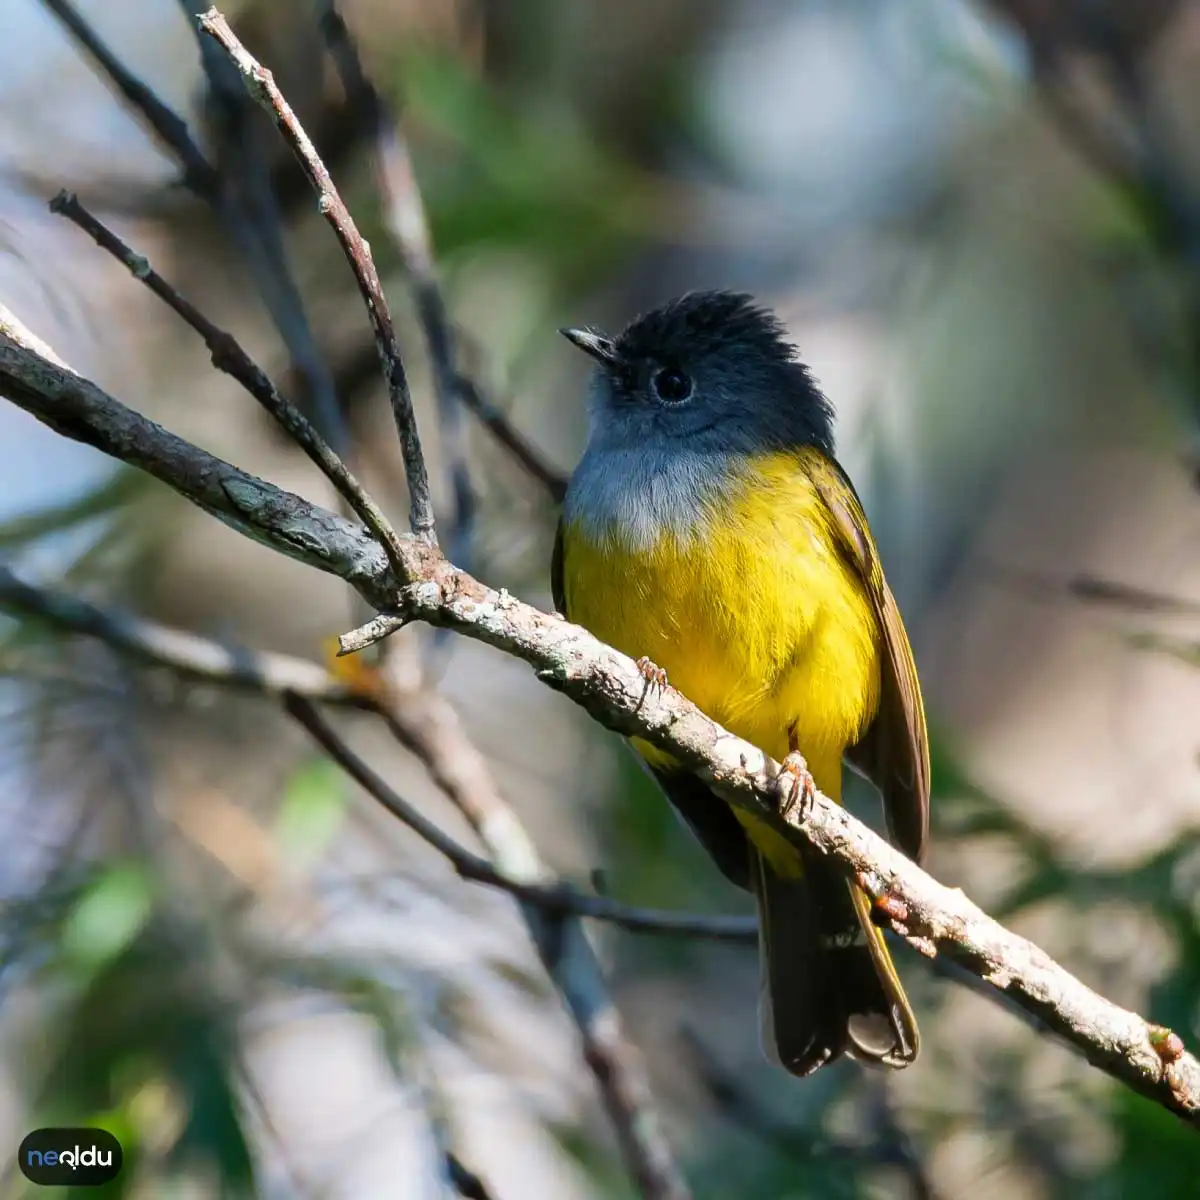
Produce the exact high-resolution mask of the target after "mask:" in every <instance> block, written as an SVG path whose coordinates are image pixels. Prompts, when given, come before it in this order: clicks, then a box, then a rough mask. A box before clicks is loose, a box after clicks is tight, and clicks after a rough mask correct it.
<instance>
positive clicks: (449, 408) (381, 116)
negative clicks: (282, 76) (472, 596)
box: [317, 0, 475, 561]
mask: <svg viewBox="0 0 1200 1200" xmlns="http://www.w3.org/2000/svg"><path fill="white" fill-rule="evenodd" d="M317 25H318V28H319V29H320V32H321V35H322V37H323V38H324V40H325V45H326V47H327V49H328V51H329V54H330V57H331V58H332V59H333V62H334V65H335V66H336V68H337V71H338V74H339V76H340V77H341V81H342V87H343V88H344V90H345V92H346V96H347V98H348V100H349V102H350V103H351V105H352V106H353V108H354V109H355V111H357V112H360V113H362V114H363V115H364V116H365V117H366V119H367V120H368V121H369V122H370V125H371V132H372V140H373V148H374V159H375V175H376V178H377V180H378V182H379V190H380V193H381V195H382V196H383V201H384V205H383V214H384V220H385V222H386V224H387V228H388V231H389V232H390V233H391V235H392V240H393V241H394V242H395V244H396V248H397V250H398V251H399V253H400V258H401V261H402V262H403V263H404V268H405V270H406V271H407V273H408V278H409V282H410V285H411V288H412V292H413V298H414V300H415V302H416V306H417V317H418V319H419V320H420V322H421V329H422V331H423V333H424V335H425V344H426V346H427V347H428V349H429V359H430V363H431V365H432V367H433V380H434V390H435V392H436V395H437V402H438V417H439V422H440V430H439V432H440V435H441V446H442V453H443V455H444V456H445V458H446V460H447V462H448V464H449V472H450V483H451V491H452V493H453V496H454V519H453V521H452V530H453V532H452V534H451V536H450V539H449V541H448V543H447V544H448V546H449V548H450V553H451V554H452V555H454V556H455V558H456V561H461V556H462V555H463V553H464V552H465V551H467V550H468V549H469V547H470V544H471V531H472V528H473V525H474V519H475V493H474V490H473V488H472V486H471V476H470V471H469V470H468V468H467V445H466V437H465V431H464V430H463V427H462V405H463V400H462V391H463V388H464V386H465V380H464V379H463V378H462V375H461V374H460V371H459V368H458V362H457V360H458V350H457V345H456V342H457V339H456V335H455V331H454V326H453V324H452V323H451V321H450V317H449V314H448V313H447V311H446V302H445V300H444V299H443V297H442V289H441V286H440V285H439V283H438V277H437V268H436V267H435V265H434V252H433V237H432V235H431V233H430V231H429V218H428V216H427V215H426V212H425V202H424V200H423V199H422V198H421V190H420V188H419V187H418V186H417V179H416V172H415V171H414V169H413V163H412V156H411V155H410V153H409V149H408V143H407V141H406V140H405V138H404V134H403V131H402V130H401V128H400V125H399V123H398V122H397V120H396V118H395V116H394V115H393V114H392V113H391V111H390V110H389V107H388V105H387V103H386V102H385V101H384V99H383V97H382V96H381V95H380V94H379V91H378V89H377V88H376V87H375V85H374V84H373V83H372V82H371V80H370V79H369V78H368V76H367V73H366V72H365V71H364V70H363V65H362V62H361V60H360V59H359V56H358V48H357V47H356V46H355V44H354V39H353V38H352V37H351V36H350V31H349V29H348V28H347V27H346V22H345V21H344V20H343V19H342V15H341V13H340V12H339V11H338V9H337V5H336V4H335V3H334V0H317Z"/></svg>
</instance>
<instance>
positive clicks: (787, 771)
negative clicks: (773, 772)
mask: <svg viewBox="0 0 1200 1200" xmlns="http://www.w3.org/2000/svg"><path fill="white" fill-rule="evenodd" d="M775 786H776V788H778V790H779V811H780V813H781V814H782V815H783V816H784V817H785V818H789V819H790V818H791V816H792V814H793V813H796V818H797V820H800V821H803V820H805V819H807V817H808V814H809V813H810V812H811V811H812V806H813V800H814V798H815V797H816V794H817V785H816V783H815V782H814V781H813V777H812V773H811V772H810V771H809V769H808V763H807V761H806V760H805V758H804V755H803V754H801V753H800V751H799V750H793V751H791V752H790V753H789V754H788V756H787V758H785V759H784V760H783V762H782V763H780V764H779V774H778V775H777V776H776V777H775Z"/></svg>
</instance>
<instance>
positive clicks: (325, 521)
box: [0, 304, 430, 609]
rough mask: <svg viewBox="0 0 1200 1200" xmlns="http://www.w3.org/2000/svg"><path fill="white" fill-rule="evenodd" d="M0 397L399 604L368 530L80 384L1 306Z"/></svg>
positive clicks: (409, 560)
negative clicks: (233, 463) (275, 485)
mask: <svg viewBox="0 0 1200 1200" xmlns="http://www.w3.org/2000/svg"><path fill="white" fill-rule="evenodd" d="M0 392H3V394H5V395H6V396H7V397H8V399H9V400H11V401H12V402H13V403H14V404H16V405H17V406H18V407H20V408H23V409H24V410H25V411H26V412H28V413H30V414H32V415H33V416H34V417H36V418H37V419H38V420H39V421H41V422H43V423H44V424H45V425H48V426H49V427H50V428H51V429H53V430H55V432H57V433H60V434H62V435H63V436H64V437H68V438H72V439H73V440H75V441H78V442H83V443H84V444H85V445H88V446H93V447H95V448H96V449H97V450H100V451H102V452H103V453H105V454H108V455H110V456H112V457H113V458H116V459H119V460H120V461H122V462H125V463H128V464H129V465H130V466H134V467H138V468H139V469H141V470H143V471H145V472H147V474H149V475H153V476H154V477H155V478H156V479H158V480H160V481H161V482H163V483H166V484H167V485H168V486H169V487H171V488H173V489H174V490H175V491H176V492H178V493H179V494H180V495H181V496H183V497H185V498H186V499H188V500H190V501H191V502H192V503H193V504H195V505H197V506H198V507H200V508H202V509H204V511H205V512H207V513H210V514H211V515H212V516H214V517H216V518H217V519H218V520H220V521H223V522H224V523H225V524H227V525H229V526H231V527H232V528H234V529H237V530H238V531H239V532H241V533H244V534H245V535H246V536H248V537H251V538H253V539H254V540H255V541H260V542H265V543H266V544H267V545H269V546H271V547H272V548H273V549H275V550H277V551H279V552H281V553H284V554H287V555H288V556H289V557H291V558H294V559H296V560H297V561H298V562H303V563H307V564H308V565H309V566H313V567H316V568H317V569H318V570H321V571H326V572H328V573H329V574H332V575H336V576H338V577H339V578H341V579H344V580H345V581H346V582H347V583H349V584H351V585H352V586H353V587H354V588H355V590H356V591H358V592H359V594H360V595H361V596H362V597H363V599H364V600H366V601H367V603H368V604H370V605H371V606H373V607H374V608H377V609H378V608H388V607H389V606H391V605H393V604H394V603H395V600H396V596H397V594H398V590H399V588H400V584H401V581H400V580H398V579H397V578H396V577H395V575H394V573H393V572H392V569H391V564H390V563H389V562H388V558H387V554H386V552H385V551H384V549H383V547H382V546H381V545H380V544H379V542H378V541H377V540H376V539H375V538H374V536H372V534H371V533H370V531H369V530H368V529H366V528H365V527H364V526H363V525H360V524H359V523H358V522H357V521H353V522H351V521H347V520H345V519H344V518H343V517H340V516H338V515H337V514H336V513H331V512H330V511H329V510H328V509H325V508H321V507H320V506H319V505H315V504H310V503H309V502H308V501H307V500H304V499H302V498H301V497H300V496H296V495H294V494H293V493H291V492H286V491H283V490H281V489H280V488H276V487H273V486H272V485H271V484H269V483H266V482H265V481H264V480H262V479H259V478H257V477H256V476H254V475H251V474H249V473H248V472H246V471H241V470H239V469H238V468H237V467H235V466H232V465H231V464H230V463H227V462H225V461H224V460H223V459H220V458H217V457H216V456H215V455H212V454H209V453H207V451H204V450H201V449H200V448H199V447H198V446H193V445H192V444H191V443H190V442H187V441H185V440H184V439H183V438H180V437H177V436H176V435H175V434H173V433H169V432H168V431H167V430H165V429H164V428H163V427H162V426H161V425H159V424H157V423H156V422H154V421H151V420H149V418H147V417H143V416H142V415H141V414H140V413H136V412H134V411H133V410H132V409H130V408H126V407H125V405H123V404H122V403H121V402H120V401H118V400H115V399H114V398H113V397H112V396H109V395H108V394H107V393H106V392H105V391H103V389H101V388H99V387H97V386H96V385H95V384H94V383H92V382H91V381H90V380H87V379H84V378H82V377H81V376H79V375H76V374H75V372H74V371H72V370H71V369H70V368H69V367H68V366H66V364H64V363H63V362H62V360H61V359H59V358H58V357H57V355H55V353H54V351H53V350H52V349H51V348H50V347H48V346H46V344H45V343H44V342H42V341H41V339H39V338H38V337H37V336H36V335H35V334H33V333H31V332H30V331H29V330H28V329H27V328H26V327H25V325H24V324H23V323H22V322H21V321H20V320H18V319H17V318H16V317H15V316H14V315H13V314H12V313H11V312H10V311H9V310H8V309H6V308H5V307H4V306H3V304H0ZM318 531H319V532H318ZM401 548H402V550H403V553H404V560H405V567H406V570H408V569H409V568H412V569H413V570H415V571H418V572H419V567H418V565H417V564H418V561H419V559H420V558H421V557H422V556H423V555H426V554H428V553H430V551H429V547H427V546H425V545H424V544H423V543H419V542H416V541H415V540H413V539H402V540H401Z"/></svg>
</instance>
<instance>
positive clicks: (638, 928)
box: [284, 693, 755, 942]
mask: <svg viewBox="0 0 1200 1200" xmlns="http://www.w3.org/2000/svg"><path fill="white" fill-rule="evenodd" d="M284 704H285V707H286V708H287V711H288V712H289V713H290V714H291V715H292V716H293V717H295V719H296V720H297V721H299V722H300V724H301V725H303V726H304V728H305V729H307V730H308V732H309V733H310V734H311V735H312V737H313V739H314V740H315V741H316V742H317V743H318V745H320V747H321V748H322V749H323V750H324V751H325V753H326V754H328V755H329V757H330V758H331V759H333V761H334V762H336V763H337V764H338V765H339V766H340V767H341V768H342V769H343V770H344V771H345V772H346V774H347V775H349V776H350V777H351V778H352V779H354V780H355V782H356V783H358V784H359V785H360V786H361V787H362V788H363V790H364V791H366V792H367V794H368V795H370V796H371V797H373V798H374V799H375V800H377V801H378V802H379V803H380V804H381V805H383V807H384V808H386V809H387V810H388V812H390V813H391V814H392V816H394V817H395V818H396V819H397V820H398V821H400V822H402V823H403V824H404V825H407V826H408V828H409V829H411V830H412V831H413V832H414V833H415V834H416V835H417V836H418V837H419V838H420V839H421V840H422V841H424V842H427V843H428V844H429V845H430V846H432V847H433V849H435V850H436V851H437V852H438V853H439V854H440V855H441V856H442V857H443V858H444V859H446V861H447V862H449V864H450V865H451V866H452V867H453V868H454V870H455V872H456V873H457V874H459V875H460V876H462V878H463V879H469V880H471V881H472V882H475V883H483V884H486V885H487V886H488V887H494V888H499V889H500V890H501V891H505V892H508V893H509V894H510V895H512V896H515V897H516V898H517V899H518V900H523V901H525V902H526V903H527V904H532V905H534V906H536V907H537V908H539V909H542V910H543V911H545V912H546V913H548V914H550V915H552V916H556V917H564V916H573V917H593V918H595V919H597V920H601V921H607V922H609V923H610V924H613V925H619V926H620V927H621V928H622V929H628V930H631V931H633V932H636V933H661V934H678V935H681V936H683V937H700V938H706V939H709V940H712V941H735V942H745V941H747V940H749V938H750V937H753V936H755V931H754V924H753V922H752V921H749V922H748V921H747V920H745V918H742V917H705V916H694V915H692V914H689V913H669V912H660V911H658V910H655V909H641V908H634V907H631V906H629V905H626V904H620V903H617V902H615V901H612V900H610V899H609V898H608V897H607V896H588V895H585V894H584V893H583V892H578V891H575V890H574V889H573V888H570V887H567V886H565V885H563V884H558V883H550V884H547V883H530V882H528V881H527V880H526V879H523V878H521V877H520V876H519V875H517V874H509V873H505V872H502V871H500V870H497V869H496V867H494V866H493V865H492V864H491V863H490V862H488V860H487V859H485V858H481V857H480V856H479V855H478V854H472V853H471V851H470V850H468V849H467V848H466V847H465V846H463V845H461V844H460V843H459V842H457V841H455V840H454V838H452V837H451V836H450V835H449V834H448V833H446V832H445V831H444V830H442V829H441V828H439V827H438V826H437V825H436V824H435V823H434V822H433V821H431V820H430V819H429V818H428V817H426V816H425V815H424V814H423V813H421V812H419V811H418V810H417V809H416V808H414V807H413V806H412V805H411V804H409V802H408V801H407V800H405V799H404V797H403V796H401V795H400V794H399V793H398V792H396V791H395V790H394V789H393V788H392V787H391V786H390V785H389V784H388V783H387V782H386V781H385V780H384V779H383V778H382V777H381V776H379V775H377V774H376V773H375V771H374V769H373V768H372V767H371V766H370V765H369V764H368V763H366V762H365V761H364V760H363V759H362V758H360V757H359V756H358V755H357V754H356V753H355V752H354V751H353V750H352V749H351V748H350V747H349V746H348V745H347V743H346V741H345V739H344V738H342V737H341V736H340V735H339V734H338V733H337V732H336V731H335V730H334V728H333V726H332V725H330V724H329V722H328V721H326V720H325V718H324V717H323V716H322V715H321V713H320V712H319V711H318V709H317V707H316V705H315V704H314V703H313V702H312V701H311V700H310V699H308V698H307V697H306V696H302V695H300V694H299V693H291V694H288V695H286V696H285V699H284ZM435 779H436V781H437V782H438V783H440V784H442V785H443V786H445V777H444V776H443V777H442V778H438V777H437V776H436V774H435ZM447 790H449V789H447ZM524 857H525V858H526V860H527V861H528V859H529V858H530V857H531V856H530V855H527V854H526V855H524ZM539 868H540V865H539Z"/></svg>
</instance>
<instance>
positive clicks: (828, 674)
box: [563, 451, 879, 796]
mask: <svg viewBox="0 0 1200 1200" xmlns="http://www.w3.org/2000/svg"><path fill="white" fill-rule="evenodd" d="M808 453H810V452H808V451H798V452H795V453H778V454H771V455H769V456H765V457H763V458H760V459H758V460H756V461H755V462H754V463H753V464H747V465H746V467H745V469H744V470H742V471H739V472H738V473H737V474H736V475H735V476H734V477H732V478H731V480H730V482H729V485H728V486H727V487H726V488H725V489H724V490H723V491H722V493H721V495H720V498H719V500H718V501H717V502H715V503H710V504H708V505H707V511H706V515H705V516H704V518H703V519H702V520H700V521H698V522H697V523H695V524H694V525H693V527H692V528H691V529H690V530H688V531H687V532H684V533H680V532H677V531H667V532H664V533H663V534H662V535H661V536H659V537H657V538H656V539H654V540H653V541H652V542H651V543H649V544H646V543H645V542H644V539H642V540H641V541H639V540H638V539H634V538H629V537H625V536H623V534H622V530H621V528H620V526H619V525H617V526H612V527H608V528H605V529H603V530H601V531H596V530H594V529H592V528H589V527H588V525H587V524H586V523H585V522H583V521H581V520H580V519H579V518H578V517H577V516H576V517H575V518H574V519H572V520H569V521H568V522H566V523H565V524H564V528H563V591H564V595H565V600H566V611H567V616H568V617H569V618H570V619H571V620H572V621H575V622H577V623H579V624H581V625H583V626H585V627H586V628H587V629H589V630H591V632H592V633H594V634H595V635H596V636H597V637H599V638H601V639H602V640H603V641H606V642H608V643H609V644H611V645H613V646H615V647H616V648H617V649H619V650H621V651H623V652H624V653H626V654H628V655H631V656H632V657H635V658H637V657H640V656H642V655H646V656H647V657H649V658H650V659H652V660H653V661H654V662H655V663H656V664H657V665H658V666H660V667H662V668H664V669H665V670H666V672H667V674H668V677H669V679H670V682H671V684H672V685H673V686H675V687H677V688H678V689H679V690H680V691H682V692H683V693H684V695H686V696H687V697H688V698H689V699H691V700H692V701H694V702H695V703H696V704H697V705H699V706H700V708H702V709H703V710H704V711H705V712H706V713H708V715H709V716H711V717H712V718H713V719H714V720H715V721H718V722H720V723H721V724H722V725H724V726H725V727H726V728H728V729H729V730H731V731H732V732H733V733H736V734H737V735H738V736H739V737H743V738H745V739H746V740H747V741H750V742H752V743H754V744H755V745H757V746H759V747H760V748H762V749H763V750H765V751H766V752H767V753H768V754H771V755H773V756H774V757H776V758H782V757H783V756H784V755H785V754H786V753H787V751H788V729H789V726H791V725H792V724H793V723H794V724H795V727H796V733H797V738H798V741H799V745H800V749H801V751H802V753H803V754H804V755H805V757H806V758H807V759H808V763H809V768H810V770H811V771H812V773H813V776H814V778H815V780H816V782H817V785H818V787H820V788H821V790H822V791H825V792H828V793H831V794H832V795H834V796H838V795H840V792H841V787H840V775H841V759H842V755H843V753H844V751H845V749H846V747H847V746H848V745H851V744H853V743H854V742H855V741H856V740H857V739H858V738H859V737H860V736H861V734H862V733H863V732H864V731H865V729H866V727H867V725H868V724H869V723H870V721H871V719H872V718H873V717H874V715H875V711H876V709H877V707H878V704H879V657H878V646H879V635H878V630H877V626H876V622H875V617H874V614H873V612H872V609H871V605H870V601H869V599H868V598H867V596H866V595H865V593H864V591H863V588H862V585H861V583H860V582H859V580H858V578H857V576H856V575H855V574H854V573H853V571H852V569H851V568H850V567H849V566H848V565H847V564H846V563H845V561H844V560H843V558H842V556H841V555H840V553H839V551H838V549H837V543H836V540H835V534H834V531H833V529H832V527H831V518H830V516H829V514H828V512H827V510H826V509H825V506H824V504H823V502H822V501H821V499H820V497H819V495H818V494H817V492H816V490H815V488H814V487H813V486H812V484H811V483H810V482H809V479H808V476H807V475H806V473H805V471H804V458H805V455H806V454H808ZM639 749H640V750H641V751H642V752H643V753H645V754H646V756H647V757H648V758H649V759H650V760H651V761H659V762H661V761H663V759H664V756H663V755H661V754H660V753H659V752H658V751H655V750H654V749H653V748H652V747H648V746H639Z"/></svg>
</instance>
